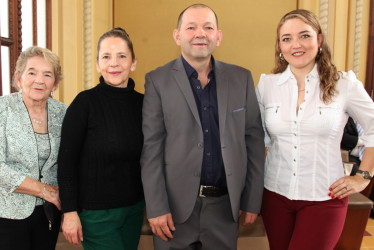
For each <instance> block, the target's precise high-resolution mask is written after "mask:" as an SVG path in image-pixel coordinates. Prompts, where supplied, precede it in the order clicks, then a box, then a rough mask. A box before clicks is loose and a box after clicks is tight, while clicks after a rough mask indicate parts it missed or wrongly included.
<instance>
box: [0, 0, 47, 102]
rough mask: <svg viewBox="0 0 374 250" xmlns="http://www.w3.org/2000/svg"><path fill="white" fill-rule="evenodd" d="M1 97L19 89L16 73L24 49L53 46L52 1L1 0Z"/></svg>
mask: <svg viewBox="0 0 374 250" xmlns="http://www.w3.org/2000/svg"><path fill="white" fill-rule="evenodd" d="M0 31H1V34H0V46H1V50H0V96H1V95H7V94H9V93H11V92H15V91H16V89H15V88H13V87H12V84H11V81H12V75H13V72H14V68H15V64H16V62H17V58H18V56H19V54H20V53H21V51H22V50H23V49H24V48H28V47H30V46H33V45H38V46H40V47H45V48H49V49H51V40H52V39H51V0H0Z"/></svg>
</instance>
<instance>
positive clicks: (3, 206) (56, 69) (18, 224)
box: [0, 47, 66, 250]
mask: <svg viewBox="0 0 374 250" xmlns="http://www.w3.org/2000/svg"><path fill="white" fill-rule="evenodd" d="M61 79H62V74H61V66H60V62H59V59H58V57H57V56H56V55H55V54H53V53H52V52H51V51H49V50H48V49H44V48H39V47H31V48H29V49H27V50H26V51H24V52H22V53H21V55H20V56H19V58H18V61H17V64H16V70H15V73H14V84H15V85H16V87H18V88H19V89H20V91H19V92H18V93H13V94H10V95H8V96H4V97H1V98H0V239H1V240H0V249H2V250H7V249H55V245H56V241H57V236H58V232H59V227H60V220H61V219H60V218H55V219H56V222H55V223H54V224H51V223H52V221H51V220H48V219H47V217H46V213H45V211H44V209H43V203H44V202H45V201H48V202H50V203H52V204H54V206H53V205H52V207H54V209H55V210H56V211H57V208H58V209H61V207H60V201H59V191H58V186H57V154H58V149H59V145H60V131H61V124H62V120H63V117H64V114H65V110H66V106H65V105H64V104H62V103H61V102H58V101H56V100H53V99H52V98H51V96H52V95H53V91H54V90H55V89H56V88H57V86H58V83H59V81H60V80H61ZM50 203H48V204H50ZM56 207H57V208H56ZM55 214H56V215H57V216H60V214H59V213H57V212H55Z"/></svg>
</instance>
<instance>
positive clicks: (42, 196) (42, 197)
mask: <svg viewBox="0 0 374 250" xmlns="http://www.w3.org/2000/svg"><path fill="white" fill-rule="evenodd" d="M45 186H46V184H45V183H43V192H42V195H41V196H40V199H42V200H43V199H44V194H45Z"/></svg>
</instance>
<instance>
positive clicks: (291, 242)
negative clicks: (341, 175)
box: [261, 189, 348, 250]
mask: <svg viewBox="0 0 374 250" xmlns="http://www.w3.org/2000/svg"><path fill="white" fill-rule="evenodd" d="M347 207H348V198H344V199H341V200H339V199H331V200H327V201H302V200H289V199H287V198H286V197H284V196H282V195H279V194H277V193H274V192H271V191H269V190H267V189H265V190H264V196H263V201H262V209H261V215H262V217H263V221H264V225H265V229H266V233H267V236H268V240H269V245H270V249H271V250H300V249H303V250H316V249H318V250H332V249H334V247H335V245H336V243H337V242H338V240H339V237H340V235H341V233H342V231H343V226H344V221H345V216H346V214H347Z"/></svg>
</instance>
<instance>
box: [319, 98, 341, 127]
mask: <svg viewBox="0 0 374 250" xmlns="http://www.w3.org/2000/svg"><path fill="white" fill-rule="evenodd" d="M340 113H341V111H340V108H339V106H338V105H337V104H336V103H332V104H328V105H326V104H317V107H316V114H315V126H316V127H318V128H321V129H326V130H331V129H332V128H334V127H335V126H336V125H337V124H338V121H339V116H340V115H339V114H340Z"/></svg>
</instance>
